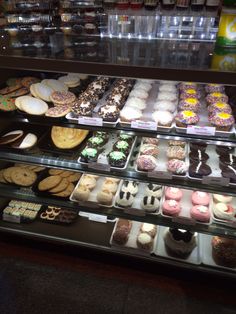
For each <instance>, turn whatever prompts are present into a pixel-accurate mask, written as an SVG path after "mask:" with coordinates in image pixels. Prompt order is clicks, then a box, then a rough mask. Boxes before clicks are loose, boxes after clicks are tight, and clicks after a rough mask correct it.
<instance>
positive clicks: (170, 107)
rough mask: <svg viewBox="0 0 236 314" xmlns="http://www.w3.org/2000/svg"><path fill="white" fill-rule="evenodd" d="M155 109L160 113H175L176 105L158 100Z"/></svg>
mask: <svg viewBox="0 0 236 314" xmlns="http://www.w3.org/2000/svg"><path fill="white" fill-rule="evenodd" d="M154 108H155V109H156V110H160V111H169V112H171V113H173V112H175V110H176V105H175V104H174V103H173V102H171V101H169V100H157V101H156V102H155V104H154Z"/></svg>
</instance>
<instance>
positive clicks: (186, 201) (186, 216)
mask: <svg viewBox="0 0 236 314" xmlns="http://www.w3.org/2000/svg"><path fill="white" fill-rule="evenodd" d="M182 191H183V198H182V200H181V201H180V205H181V207H182V209H181V211H180V214H179V216H177V217H173V216H168V215H165V214H163V211H162V205H163V202H164V201H165V190H164V189H163V194H162V195H163V197H162V198H161V204H160V213H161V215H162V216H163V217H167V218H170V219H172V221H174V222H176V223H183V224H186V225H196V224H203V225H211V224H212V195H211V194H210V193H209V194H210V203H209V211H210V213H211V215H210V221H209V222H200V221H197V220H195V219H193V218H192V217H191V215H190V209H191V208H192V207H193V204H192V201H191V195H192V193H193V192H194V191H192V190H183V189H182Z"/></svg>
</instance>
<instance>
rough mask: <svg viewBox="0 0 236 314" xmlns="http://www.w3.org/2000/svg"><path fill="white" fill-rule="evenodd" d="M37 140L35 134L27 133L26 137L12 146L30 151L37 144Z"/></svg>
mask: <svg viewBox="0 0 236 314" xmlns="http://www.w3.org/2000/svg"><path fill="white" fill-rule="evenodd" d="M37 140H38V138H37V136H36V135H35V134H33V133H27V134H26V135H25V136H23V137H21V138H20V139H18V140H17V141H15V142H14V143H13V144H12V145H11V146H12V147H14V148H18V149H29V148H32V147H33V146H34V145H35V144H36V143H37Z"/></svg>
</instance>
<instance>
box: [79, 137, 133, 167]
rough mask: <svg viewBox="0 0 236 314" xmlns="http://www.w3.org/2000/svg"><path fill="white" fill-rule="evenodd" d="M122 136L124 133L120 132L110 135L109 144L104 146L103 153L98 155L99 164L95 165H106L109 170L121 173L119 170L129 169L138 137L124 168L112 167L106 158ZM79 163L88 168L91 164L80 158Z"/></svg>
mask: <svg viewBox="0 0 236 314" xmlns="http://www.w3.org/2000/svg"><path fill="white" fill-rule="evenodd" d="M120 134H122V132H120V133H110V138H109V140H108V142H107V143H106V144H105V145H104V148H103V152H102V153H101V154H99V155H98V159H97V162H95V164H97V165H105V166H107V167H108V168H110V169H115V170H117V171H119V170H120V171H122V170H125V169H126V168H127V166H128V164H129V161H130V158H131V156H132V153H133V149H134V147H135V145H136V141H137V136H135V137H134V140H133V143H132V146H131V149H130V153H129V155H128V156H127V159H126V163H125V166H124V167H123V168H119V167H113V166H110V165H109V162H108V159H107V157H106V156H107V155H108V154H109V152H110V151H112V150H113V145H114V144H115V142H116V141H117V140H118V137H119V135H120ZM85 147H86V145H85V146H84V148H85ZM81 151H82V150H81ZM78 162H79V163H80V164H82V165H85V166H88V167H89V164H91V163H89V162H88V163H87V162H82V161H81V158H80V157H79V158H78Z"/></svg>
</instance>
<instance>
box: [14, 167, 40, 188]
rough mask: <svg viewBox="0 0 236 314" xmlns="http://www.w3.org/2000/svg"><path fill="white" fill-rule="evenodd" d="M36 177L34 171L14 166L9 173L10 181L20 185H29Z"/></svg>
mask: <svg viewBox="0 0 236 314" xmlns="http://www.w3.org/2000/svg"><path fill="white" fill-rule="evenodd" d="M36 179H37V175H36V174H35V172H34V171H32V170H30V169H27V168H16V169H15V170H14V171H12V173H11V180H12V182H13V183H15V184H17V185H20V186H31V185H32V184H33V183H34V182H35V180H36Z"/></svg>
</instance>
